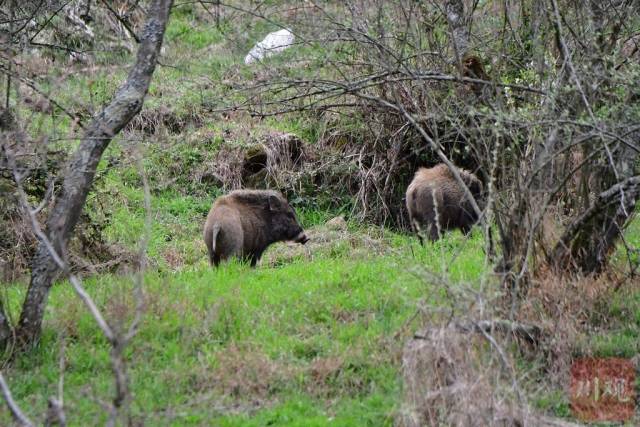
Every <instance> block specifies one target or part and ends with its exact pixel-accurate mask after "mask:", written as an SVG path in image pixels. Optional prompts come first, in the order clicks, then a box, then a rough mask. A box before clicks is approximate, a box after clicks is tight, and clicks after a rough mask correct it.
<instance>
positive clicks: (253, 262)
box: [249, 252, 262, 268]
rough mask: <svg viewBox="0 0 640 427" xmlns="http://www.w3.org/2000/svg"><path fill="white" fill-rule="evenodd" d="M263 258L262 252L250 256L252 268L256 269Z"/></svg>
mask: <svg viewBox="0 0 640 427" xmlns="http://www.w3.org/2000/svg"><path fill="white" fill-rule="evenodd" d="M261 256H262V252H252V253H251V254H250V255H249V261H250V262H251V268H256V264H257V263H258V261H259V260H260V257H261Z"/></svg>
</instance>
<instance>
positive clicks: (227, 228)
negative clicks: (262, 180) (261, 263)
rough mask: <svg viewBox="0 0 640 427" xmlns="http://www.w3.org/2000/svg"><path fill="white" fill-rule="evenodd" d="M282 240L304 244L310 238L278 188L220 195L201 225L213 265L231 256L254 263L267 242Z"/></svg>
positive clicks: (266, 245)
mask: <svg viewBox="0 0 640 427" xmlns="http://www.w3.org/2000/svg"><path fill="white" fill-rule="evenodd" d="M285 240H291V241H294V242H297V243H302V244H304V243H306V242H307V241H308V240H309V239H308V238H307V236H306V235H305V233H304V230H302V227H300V224H298V220H297V219H296V214H295V212H294V210H293V208H292V207H291V206H290V205H289V202H287V200H286V199H285V198H284V197H283V196H282V194H280V193H279V192H277V191H271V190H236V191H233V192H231V193H229V194H228V195H226V196H222V197H219V198H218V199H217V200H216V201H215V203H214V204H213V206H212V207H211V210H210V211H209V215H208V216H207V222H206V223H205V225H204V241H205V243H206V245H207V249H208V251H209V262H210V263H211V265H215V266H216V267H217V266H218V265H219V264H220V261H221V260H226V259H228V258H230V257H238V258H241V259H248V260H249V261H250V262H251V266H252V267H255V265H256V263H257V262H258V260H259V259H260V257H261V256H262V253H263V252H264V251H265V249H267V247H268V246H269V245H270V244H272V243H275V242H280V241H285Z"/></svg>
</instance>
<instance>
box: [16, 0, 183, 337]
mask: <svg viewBox="0 0 640 427" xmlns="http://www.w3.org/2000/svg"><path fill="white" fill-rule="evenodd" d="M172 3H173V1H172V0H155V1H154V2H153V4H152V6H151V8H150V9H149V14H148V17H147V22H146V24H145V28H144V30H143V33H142V37H141V40H142V41H141V44H140V48H139V50H138V55H137V58H136V63H135V65H134V66H133V69H132V70H131V71H130V72H129V76H128V77H127V80H126V82H125V83H124V84H123V85H122V86H121V87H120V88H119V89H118V91H117V92H116V95H115V97H114V99H113V100H112V101H111V103H110V104H109V105H108V106H107V107H105V109H104V110H102V112H101V113H100V114H98V115H97V116H96V117H94V119H93V120H92V122H91V123H90V125H89V126H88V127H87V130H86V131H85V134H84V136H83V137H82V140H81V143H80V146H79V147H78V149H77V150H76V152H75V154H74V156H73V159H72V161H71V163H70V164H69V166H68V168H67V170H66V172H65V177H64V183H63V188H62V194H61V195H60V197H59V198H58V201H57V203H56V204H55V206H54V208H53V210H52V211H51V213H50V214H49V217H48V219H47V234H48V236H49V239H50V240H51V242H52V243H53V244H54V246H55V248H56V250H57V251H58V252H59V253H63V252H62V250H63V249H64V248H65V247H66V244H67V242H68V240H69V238H70V236H71V233H72V232H73V229H74V227H75V225H76V223H77V222H78V218H79V217H80V213H81V212H82V208H83V206H84V204H85V201H86V198H87V194H88V193H89V190H90V189H91V186H92V184H93V179H94V176H95V172H96V168H97V166H98V162H99V161H100V158H101V157H102V153H103V152H104V150H105V149H106V148H107V146H108V145H109V143H110V142H111V140H112V139H113V137H114V136H115V135H117V134H118V132H120V130H122V128H123V127H125V126H126V125H127V123H129V121H131V119H132V118H133V117H134V116H135V115H136V114H137V113H138V112H139V111H140V110H141V109H142V104H143V102H144V97H145V95H146V94H147V91H148V89H149V83H150V82H151V77H152V75H153V72H154V70H155V67H156V61H157V59H158V56H159V54H160V48H161V47H162V39H163V37H164V31H165V28H166V25H167V21H168V20H169V11H170V9H171V4H172ZM58 273H59V270H58V267H57V266H56V263H55V262H54V261H53V259H52V257H51V255H50V253H49V251H48V250H47V248H46V246H45V245H44V244H43V243H42V242H40V244H39V245H38V249H37V252H36V255H35V257H34V259H33V261H32V267H31V283H30V284H29V290H28V292H27V296H26V298H25V301H24V304H23V308H22V313H21V316H20V322H19V324H18V328H17V331H16V336H17V339H18V342H19V343H21V344H32V343H35V342H36V341H37V340H38V339H39V337H40V332H41V327H42V318H43V315H44V310H45V307H46V304H47V297H48V295H49V290H50V289H51V285H52V283H53V281H54V279H55V278H56V276H57V275H58Z"/></svg>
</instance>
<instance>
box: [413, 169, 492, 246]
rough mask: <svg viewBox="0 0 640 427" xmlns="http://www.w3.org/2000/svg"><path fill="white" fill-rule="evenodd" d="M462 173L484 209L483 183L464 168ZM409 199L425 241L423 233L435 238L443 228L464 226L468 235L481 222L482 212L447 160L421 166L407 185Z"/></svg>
mask: <svg viewBox="0 0 640 427" xmlns="http://www.w3.org/2000/svg"><path fill="white" fill-rule="evenodd" d="M458 172H459V173H460V177H461V178H462V181H464V183H465V184H466V186H467V187H468V188H469V190H470V191H471V194H472V195H473V197H474V198H475V200H476V203H477V204H478V206H479V207H480V209H483V206H484V202H483V200H482V197H483V195H482V182H480V180H479V179H478V178H476V176H475V175H473V174H472V173H470V172H467V171H465V170H463V169H458ZM406 201H407V210H408V211H409V220H410V222H411V226H412V228H413V229H414V230H415V232H416V233H417V234H418V238H419V239H420V243H423V241H422V238H423V236H422V235H423V233H424V234H425V235H426V236H428V237H429V239H430V240H431V241H435V240H438V239H439V238H440V232H441V231H443V230H452V229H455V228H460V229H461V230H462V232H463V233H465V234H467V233H468V232H469V231H470V230H471V226H473V224H475V223H476V222H477V221H478V215H477V214H476V212H475V211H474V209H473V206H472V205H471V202H469V200H468V199H467V196H466V194H465V191H464V189H463V188H462V187H461V186H460V185H459V184H458V181H457V180H456V178H455V176H454V175H453V173H451V171H450V170H449V168H448V167H447V165H445V164H444V163H440V164H438V165H436V166H434V167H432V168H429V169H427V168H420V169H418V171H417V172H416V175H415V176H414V178H413V181H411V184H409V187H408V188H407V194H406Z"/></svg>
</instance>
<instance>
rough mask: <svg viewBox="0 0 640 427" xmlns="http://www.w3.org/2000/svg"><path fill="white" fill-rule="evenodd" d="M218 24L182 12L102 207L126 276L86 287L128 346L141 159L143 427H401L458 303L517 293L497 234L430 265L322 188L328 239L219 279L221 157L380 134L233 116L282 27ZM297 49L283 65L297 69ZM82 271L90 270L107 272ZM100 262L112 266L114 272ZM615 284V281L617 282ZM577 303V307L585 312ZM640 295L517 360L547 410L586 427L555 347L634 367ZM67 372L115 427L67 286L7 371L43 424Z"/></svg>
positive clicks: (418, 251) (428, 255) (102, 77)
mask: <svg viewBox="0 0 640 427" xmlns="http://www.w3.org/2000/svg"><path fill="white" fill-rule="evenodd" d="M204 16H206V15H204V14H203V12H202V10H199V9H197V8H195V7H191V6H189V5H184V6H182V7H178V8H176V10H175V12H174V13H173V15H172V18H171V22H170V26H169V28H168V30H167V36H166V43H165V52H164V53H163V64H164V65H162V66H160V67H159V69H158V70H157V72H156V74H155V75H154V79H153V84H152V87H151V89H150V93H149V96H148V98H147V100H146V103H145V106H144V109H143V111H142V112H141V114H140V115H139V116H138V117H137V118H136V119H135V121H134V123H133V124H132V126H131V127H130V128H129V129H127V130H126V132H124V133H123V134H122V135H121V136H119V137H118V139H117V140H116V141H114V143H113V144H112V145H111V146H110V147H109V149H108V151H107V153H106V154H105V156H104V158H103V161H102V163H101V165H100V168H99V174H98V178H97V180H96V184H95V189H94V192H93V193H92V194H91V195H90V197H89V200H88V203H87V208H86V213H87V215H88V217H89V220H90V222H91V223H92V224H95V225H96V230H97V234H99V237H100V239H102V240H103V243H104V247H105V253H106V254H107V255H108V256H107V257H106V258H107V261H106V262H107V263H108V259H110V257H111V258H114V259H116V258H117V259H118V263H117V264H118V265H117V266H116V268H114V269H113V271H111V272H105V271H108V270H109V269H108V268H103V269H102V270H101V272H100V273H98V274H87V275H86V279H85V280H86V281H85V284H86V288H87V290H88V291H89V293H90V294H91V295H92V296H93V298H94V299H95V300H96V303H97V304H98V306H99V307H100V308H101V309H102V310H104V313H105V316H106V317H107V318H108V319H111V321H112V322H114V323H115V324H116V325H118V324H119V325H120V326H122V327H126V326H127V325H128V323H129V322H130V321H131V318H132V315H133V312H134V305H135V301H134V299H133V286H134V285H133V280H132V278H131V277H130V276H129V275H128V273H129V272H128V268H129V265H130V262H129V261H131V259H132V257H133V255H132V254H133V253H134V251H135V250H136V246H137V244H138V241H139V240H140V238H141V235H142V233H143V228H144V219H145V210H144V196H143V194H144V192H143V189H142V179H141V170H140V169H139V167H138V163H137V161H136V158H137V157H140V158H142V164H143V169H144V173H145V175H146V176H147V177H148V179H149V182H150V187H151V188H150V190H151V206H152V219H153V221H152V228H151V236H150V241H149V248H148V251H147V257H148V260H149V268H148V271H147V272H146V274H145V276H144V294H145V298H144V301H145V307H144V312H145V315H144V319H143V322H142V325H141V327H140V331H139V333H138V335H137V336H136V337H135V339H134V340H133V341H132V343H131V345H130V346H129V347H128V348H127V357H128V369H129V376H130V381H131V390H132V394H133V400H132V402H131V414H132V418H133V420H132V421H133V424H134V425H143V424H144V425H176V426H177V425H220V426H267V425H277V426H285V425H286V426H313V425H318V426H324V425H335V426H361V425H370V426H379V425H393V422H394V416H395V415H396V413H397V411H398V410H399V409H400V403H401V394H402V384H401V360H400V357H401V351H402V348H403V345H404V344H405V342H406V341H407V339H409V338H410V337H411V336H412V334H413V332H414V331H415V330H416V329H418V328H420V327H423V326H424V325H429V324H431V322H437V321H442V320H443V319H445V320H446V319H447V318H449V316H451V314H452V311H453V312H454V314H462V315H464V314H465V313H459V312H457V311H456V310H459V308H460V306H459V305H458V302H459V301H458V296H457V295H458V294H457V292H458V291H460V289H463V288H464V289H467V288H470V289H474V290H477V291H478V295H479V297H478V301H480V300H482V299H483V298H486V299H487V300H490V299H491V298H493V297H494V296H495V294H496V293H498V292H499V291H500V289H498V285H497V283H498V278H496V277H495V276H494V275H493V274H492V271H491V268H490V267H488V266H487V265H486V264H485V253H484V250H485V242H484V241H483V238H482V237H481V233H480V232H479V231H478V230H475V231H474V232H473V234H472V235H471V237H470V238H466V237H464V236H462V235H461V234H460V233H459V232H454V233H451V234H448V235H447V236H446V237H445V238H444V239H442V240H441V241H439V242H436V243H434V244H427V245H426V246H425V247H421V246H420V245H418V242H417V239H415V238H414V237H411V236H409V235H408V234H407V233H406V232H402V231H398V230H389V229H385V228H383V227H379V226H373V225H371V224H363V223H359V222H358V221H357V220H356V219H354V218H353V217H350V215H349V214H350V213H351V209H350V208H351V205H350V202H349V200H345V199H344V198H343V197H342V195H341V194H338V193H339V186H336V187H335V188H333V189H326V188H324V189H317V197H311V196H309V194H313V193H314V192H315V191H316V189H311V191H309V189H308V188H307V191H306V192H305V193H304V195H303V196H300V197H292V198H291V202H292V205H293V206H294V207H295V208H296V209H297V212H298V215H299V217H300V220H301V223H302V225H303V226H304V227H305V229H307V230H309V235H310V237H311V239H312V240H311V242H310V243H309V244H308V245H307V246H306V247H300V246H292V245H285V244H279V245H276V246H275V247H272V248H271V249H269V251H267V253H266V254H265V256H264V257H263V260H262V263H261V265H259V267H258V268H257V269H250V268H249V267H248V266H246V265H242V264H239V263H237V262H232V263H230V264H227V265H224V266H223V267H222V268H220V269H218V270H213V269H211V268H210V267H209V266H208V263H207V261H206V257H205V247H204V244H203V242H202V239H201V229H202V225H203V222H204V218H205V217H206V214H207V212H208V210H209V208H210V206H211V203H212V201H213V200H214V198H215V197H216V196H218V195H220V194H222V193H224V192H225V191H226V190H227V188H225V187H224V185H222V184H221V183H220V182H218V181H216V179H215V178H212V176H211V175H212V174H211V172H212V170H215V168H216V167H218V165H219V159H218V158H217V155H218V154H219V153H220V152H222V151H221V150H223V149H228V148H229V147H232V148H233V147H239V146H242V147H245V146H248V145H250V144H252V143H255V142H256V141H258V140H260V138H261V137H262V136H264V135H266V134H269V132H272V131H281V132H292V133H295V134H296V135H297V136H299V137H300V138H301V139H302V141H303V143H304V144H306V146H313V145H314V144H316V143H317V142H318V139H319V138H320V137H321V135H326V134H331V133H332V132H333V131H334V130H335V129H341V130H343V129H346V128H349V130H351V131H353V133H354V134H355V133H357V129H358V128H359V127H360V126H364V124H363V123H362V122H363V121H364V120H362V119H358V118H357V116H355V117H356V118H354V117H349V118H340V119H335V118H334V119H332V120H334V121H331V122H328V121H322V120H320V119H319V118H318V117H314V116H312V115H308V114H303V113H300V114H296V115H286V116H281V117H276V118H263V119H257V118H253V117H250V116H249V115H247V114H244V113H240V112H237V111H226V112H220V111H217V110H218V109H220V108H223V107H228V106H229V105H231V104H234V103H241V102H242V101H244V100H245V98H244V96H245V94H243V93H242V92H240V91H237V90H236V88H237V86H238V84H239V83H240V82H243V81H245V80H252V79H256V80H257V79H259V78H261V77H264V76H263V75H262V73H267V72H268V71H269V70H267V69H261V68H256V67H254V68H251V67H247V66H245V65H244V64H242V59H243V57H244V55H245V54H246V52H247V51H248V49H249V48H250V47H251V46H252V44H253V42H254V41H256V40H259V39H260V38H261V37H262V36H264V34H265V33H267V32H269V31H272V30H275V29H277V28H276V27H275V26H272V25H271V24H270V23H268V22H265V21H264V20H258V19H256V20H249V18H242V19H244V20H245V21H246V22H245V21H242V20H241V19H240V18H238V19H236V21H234V22H236V23H238V22H243V23H245V24H246V23H247V22H251V25H249V24H247V25H246V26H241V25H238V28H233V27H230V26H225V25H222V26H221V27H220V28H216V27H215V26H214V25H213V24H212V22H211V20H210V19H208V18H207V19H205V17H204ZM245 30H246V31H245ZM298 48H299V47H294V48H292V51H291V52H289V53H285V54H284V55H283V57H282V58H279V59H278V58H276V59H274V61H286V60H287V58H288V57H290V56H294V53H295V49H298ZM305 49H309V48H308V47H305ZM314 52H315V53H314ZM310 53H313V55H310V59H309V62H308V63H305V64H302V65H301V67H303V68H304V67H307V68H308V69H310V70H313V69H314V66H313V61H322V60H323V57H322V55H323V51H322V50H321V49H318V50H317V51H314V50H310ZM334 54H336V55H337V54H339V53H334ZM288 55H289V56H288ZM130 59H131V58H130V57H126V55H125V56H117V57H116V56H113V55H107V54H105V57H100V58H98V64H97V65H96V66H95V67H92V69H91V70H89V71H87V72H85V73H80V72H79V73H75V74H71V75H65V76H64V77H61V78H60V80H59V81H58V82H57V86H54V87H51V90H52V94H53V95H54V97H56V98H57V99H59V100H60V102H62V103H63V104H65V105H75V106H76V107H77V108H78V110H82V109H84V110H90V111H95V110H97V109H99V108H100V107H101V106H102V105H104V104H105V103H106V102H107V101H108V100H109V99H110V97H111V95H112V94H113V92H114V90H115V89H116V87H117V86H118V84H119V82H121V81H122V80H123V79H124V78H125V75H126V71H127V68H126V65H127V64H128V63H129V61H130ZM305 69H306V68H305ZM29 114H30V113H29ZM35 117H36V120H33V121H32V122H31V123H30V124H31V126H32V129H31V130H32V132H33V133H34V134H38V133H39V132H46V133H47V134H48V135H49V136H50V139H51V141H53V142H54V143H55V144H56V147H57V148H59V149H61V150H70V149H71V148H72V147H71V146H70V144H68V143H67V140H68V138H69V135H70V134H71V133H72V127H73V126H72V124H71V123H70V121H69V120H68V119H65V118H63V119H61V118H59V117H54V116H53V115H49V116H48V115H42V116H37V115H36V116H35ZM340 120H344V123H342V122H340ZM336 188H337V190H336ZM336 215H345V216H346V217H347V226H346V227H345V228H338V229H332V228H330V227H327V226H326V225H325V224H326V222H327V221H328V220H329V219H331V218H333V217H334V216H336ZM626 238H627V243H628V244H629V245H630V246H631V247H638V246H639V245H640V222H638V221H635V222H634V223H633V224H632V226H631V227H630V229H629V231H628V233H627V236H626ZM80 255H82V256H86V257H87V258H89V259H91V258H92V255H94V254H87V253H81V254H80ZM98 255H99V256H97V257H98V258H100V259H101V261H100V263H102V262H105V259H104V258H105V255H104V254H98ZM630 256H631V257H637V253H631V255H630ZM634 261H635V262H637V259H634ZM626 263H627V258H626V255H624V254H623V253H622V251H620V252H619V253H618V254H616V255H615V265H616V267H619V269H620V270H624V269H625V268H627V267H626V265H627V264H626ZM535 279H536V280H538V278H535ZM598 280H600V279H598ZM601 280H603V281H605V280H610V281H612V282H614V281H615V280H616V276H615V274H612V277H604V278H602V279H601ZM543 282H544V280H543V279H540V282H535V283H534V284H533V285H532V288H534V290H535V288H536V287H537V286H538V285H540V283H543ZM588 284H589V285H590V284H591V282H588ZM574 285H575V284H573V283H572V286H573V287H572V288H571V289H572V291H573V292H574V294H573V296H575V295H576V294H577V295H580V293H581V292H582V291H581V290H580V289H578V288H577V287H576V286H574ZM638 285H639V283H638V281H637V280H636V279H635V278H632V280H630V281H628V282H625V283H624V284H623V285H622V286H621V287H620V288H621V290H620V291H619V292H612V293H604V292H603V293H601V294H598V295H597V296H596V297H593V298H591V294H592V293H596V290H593V292H591V291H592V289H587V291H585V292H584V293H585V294H589V296H588V298H587V297H585V299H589V300H590V301H591V300H594V301H597V302H598V303H602V302H603V301H606V304H604V303H602V304H601V305H599V306H598V305H596V306H595V309H594V308H593V307H592V306H586V305H585V307H588V309H585V310H584V312H583V311H580V310H581V309H580V308H576V311H575V313H577V314H576V316H575V317H576V318H578V319H580V322H582V323H580V325H581V328H582V329H576V330H572V333H574V335H572V336H571V341H570V342H569V341H567V342H566V343H565V342H562V343H558V342H556V340H555V338H553V339H551V340H550V341H552V342H553V344H552V345H551V347H550V348H545V349H543V351H542V352H541V353H543V355H541V356H540V357H539V358H535V360H531V359H530V358H529V359H528V358H526V357H524V356H522V357H521V355H520V354H517V355H516V359H517V361H518V363H519V364H518V366H517V367H518V369H519V371H518V374H519V375H518V376H519V377H523V378H524V379H525V380H524V381H523V387H525V388H526V391H527V392H528V394H527V396H528V398H529V403H531V404H532V405H533V406H535V407H537V408H539V409H541V410H543V411H546V412H548V413H551V414H554V415H557V416H562V417H568V416H569V415H570V413H569V409H568V400H567V396H566V394H565V393H564V389H563V387H564V386H565V385H566V383H563V380H564V379H563V378H551V377H552V376H553V375H552V374H555V371H553V370H552V368H550V365H552V364H553V362H550V360H552V359H554V358H556V357H557V356H558V355H557V354H556V353H554V351H556V350H557V348H562V349H563V351H564V352H565V353H567V354H568V356H570V355H571V354H593V355H601V356H611V355H617V356H625V357H633V356H634V355H637V354H638V352H640V348H639V346H640V344H639V343H640V287H639V286H638ZM540 287H542V285H540ZM559 287H560V286H559ZM594 288H595V287H594ZM3 289H6V293H7V299H6V300H7V301H8V302H9V306H10V307H9V311H10V312H11V313H12V315H13V317H14V318H15V317H17V315H18V313H19V309H20V303H21V302H22V299H23V297H24V293H25V291H26V286H25V283H24V280H23V281H22V282H18V283H11V284H6V286H3ZM556 291H558V289H557V288H555V290H554V289H551V291H549V294H545V298H540V299H539V300H536V302H535V304H537V303H540V306H543V308H546V306H545V304H548V305H552V304H556V303H557V304H558V306H557V307H564V308H568V309H569V310H568V311H569V312H570V313H569V314H571V315H573V314H574V312H571V308H572V307H571V303H572V302H573V301H571V300H569V299H567V301H568V302H567V301H565V300H563V298H564V297H565V296H564V294H561V293H560V292H556ZM556 298H557V299H556ZM598 298H601V299H598ZM576 300H578V302H579V299H576ZM563 304H564V305H563ZM554 307H555V306H554ZM490 308H493V307H490ZM534 308H535V309H539V311H540V312H543V311H544V310H543V309H542V308H540V307H538V306H535V307H534ZM562 310H563V308H560V309H558V311H562ZM489 312H490V313H493V312H492V311H491V310H489ZM555 314H557V313H555ZM555 314H554V315H555ZM554 315H552V314H550V312H545V313H544V314H541V315H540V316H539V317H538V318H537V319H536V320H545V321H548V322H549V323H551V327H550V328H549V329H550V330H552V331H554V328H553V327H554V326H557V325H554V324H553V323H554V322H557V319H558V318H560V317H554ZM576 323H577V321H576ZM545 326H549V325H545ZM564 338H566V336H559V337H558V340H557V341H561V340H563V339H564ZM565 344H566V347H562V346H563V345H565ZM556 345H558V347H557V348H556V347H553V346H556ZM514 353H517V352H515V351H514ZM567 354H564V356H567ZM61 358H62V359H63V360H64V370H63V374H64V403H65V407H66V413H67V416H68V421H69V425H78V426H80V425H95V424H100V423H104V421H105V419H106V412H105V411H104V410H103V408H102V406H101V401H109V399H110V398H111V396H112V393H113V391H112V387H113V378H112V373H111V370H110V366H109V345H108V343H107V342H106V341H105V339H104V337H103V336H102V334H101V333H100V332H99V329H98V328H97V326H96V324H95V322H94V321H93V319H92V317H91V316H90V315H89V313H88V312H87V310H86V309H85V307H84V306H83V305H82V303H81V302H80V300H79V299H78V298H77V297H76V296H75V294H74V293H73V290H72V288H71V287H70V285H69V284H68V283H66V282H61V283H58V284H56V285H55V287H54V288H53V291H52V293H51V296H50V302H49V305H48V307H47V313H46V316H45V324H44V332H43V337H42V340H41V342H40V344H39V345H38V346H37V347H36V348H35V349H33V350H31V351H29V352H28V353H26V354H24V355H19V356H18V357H16V358H15V359H14V360H13V361H11V362H9V363H7V364H6V365H5V367H4V370H3V373H4V375H5V377H6V378H7V381H8V383H9V384H10V386H11V389H12V391H13V394H14V397H15V398H16V400H17V402H18V403H19V404H20V405H21V407H22V408H23V409H24V410H25V411H26V412H27V414H28V415H30V416H31V417H33V418H36V419H38V420H39V421H41V419H39V418H38V417H41V416H42V414H44V412H45V411H46V407H47V399H48V398H49V397H50V396H54V395H55V394H56V393H57V389H58V386H59V377H60V374H61V369H60V360H61ZM554 368H555V367H554ZM552 371H553V372H552ZM8 424H10V415H9V414H8V412H7V410H6V409H5V408H4V407H2V409H0V425H8Z"/></svg>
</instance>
